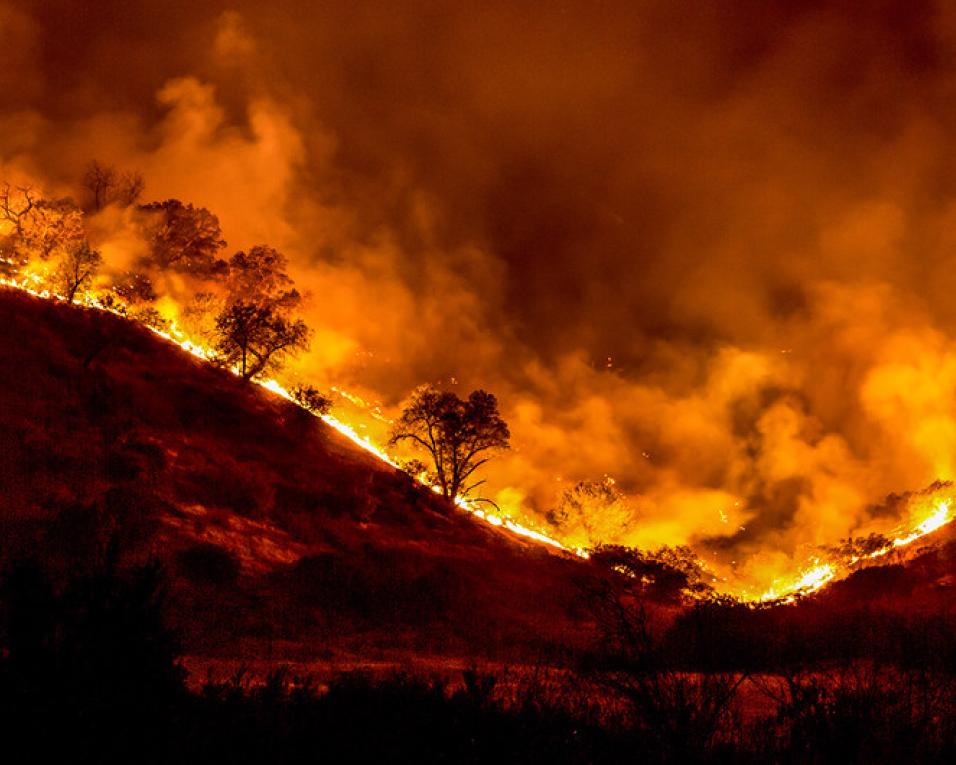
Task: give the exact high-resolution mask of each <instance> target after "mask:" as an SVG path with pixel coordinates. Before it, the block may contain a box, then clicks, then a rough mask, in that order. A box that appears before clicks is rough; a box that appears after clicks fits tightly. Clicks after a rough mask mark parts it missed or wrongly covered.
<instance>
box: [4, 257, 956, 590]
mask: <svg viewBox="0 0 956 765" xmlns="http://www.w3.org/2000/svg"><path fill="white" fill-rule="evenodd" d="M44 283H45V279H44V277H43V275H41V274H37V273H31V272H28V273H25V274H23V275H22V277H21V278H19V279H12V278H0V285H2V286H6V287H10V288H14V289H17V290H21V291H24V292H27V293H29V294H31V295H33V296H35V297H38V298H43V299H49V300H57V301H64V300H65V298H63V297H62V296H60V295H57V294H55V293H54V292H52V291H51V290H50V289H48V288H46V287H44V286H43V285H44ZM75 302H76V303H78V304H79V305H82V306H83V307H85V308H88V309H94V310H99V311H104V312H109V313H113V314H114V315H117V316H120V317H122V318H126V319H129V318H130V317H128V316H126V315H125V314H123V313H122V312H121V311H119V310H117V309H116V308H115V307H112V306H110V305H107V304H105V303H104V302H102V300H101V299H99V298H98V297H97V295H96V293H88V294H85V295H83V296H81V297H79V298H78V299H77V300H76V301H75ZM143 326H146V327H147V329H149V330H150V331H151V332H153V333H154V334H156V335H158V336H160V337H162V338H163V339H165V340H167V341H169V342H171V343H174V344H175V345H177V346H178V347H179V348H181V349H182V350H183V351H185V352H187V353H189V354H191V355H192V356H194V357H196V358H199V359H201V360H203V361H207V362H209V361H212V360H213V359H214V357H215V354H214V352H213V351H212V349H210V348H209V347H207V346H204V345H202V344H199V343H196V342H194V341H193V340H192V339H191V338H189V337H188V336H187V335H186V334H185V333H184V332H183V331H182V330H181V329H179V327H178V325H177V323H176V322H175V321H174V320H171V321H170V324H169V330H168V331H167V330H163V329H157V328H155V327H151V326H148V325H143ZM231 371H232V372H233V373H234V374H238V370H237V369H232V370H231ZM255 382H256V384H258V385H259V386H260V387H262V388H264V389H265V390H268V391H269V392H271V393H273V394H275V395H278V396H281V397H283V398H285V399H287V400H288V401H290V402H292V403H296V404H297V405H298V402H296V401H295V398H294V397H293V396H292V394H291V393H290V392H289V390H288V389H287V388H286V387H285V386H283V385H282V383H280V382H279V381H278V380H275V379H271V378H270V379H265V380H259V381H255ZM333 392H334V393H336V394H337V395H339V396H340V397H342V398H343V399H345V400H346V401H347V402H349V403H350V404H351V405H352V406H354V407H356V408H357V409H358V410H360V411H364V412H366V413H368V414H369V415H370V416H371V417H373V418H374V419H376V420H379V421H382V422H385V423H388V422H389V421H388V419H387V418H386V417H384V416H383V415H382V413H381V412H380V411H379V410H378V409H377V408H373V407H372V406H371V405H370V404H369V403H368V402H366V401H365V400H364V399H362V398H361V397H359V396H356V395H354V394H350V393H348V392H346V391H343V390H341V389H338V388H335V389H333ZM317 416H318V417H319V418H320V419H321V420H322V421H323V422H325V423H326V424H327V425H328V426H329V427H331V428H333V429H335V430H336V431H337V432H338V433H340V434H341V435H342V436H344V437H345V438H347V439H349V440H350V441H351V442H352V443H353V444H355V445H356V446H358V447H359V448H361V449H363V450H365V451H366V452H368V453H369V454H371V455H373V456H374V457H375V458H377V459H379V460H381V461H382V462H384V463H386V464H388V465H390V466H391V467H393V468H396V469H398V468H399V462H398V460H397V458H396V457H395V456H394V455H392V454H390V453H389V452H388V451H387V450H386V449H385V448H383V447H382V446H380V445H379V444H377V443H376V442H375V441H374V440H373V439H372V437H371V436H369V435H363V434H361V433H360V432H359V429H360V428H362V427H364V426H361V425H359V426H357V427H356V426H354V425H352V424H350V423H348V422H345V421H344V420H342V419H339V418H338V417H336V416H334V415H332V414H323V415H317ZM416 479H417V480H418V481H419V482H420V483H422V484H424V485H426V486H429V487H430V488H431V489H432V490H433V491H435V492H436V493H440V489H439V488H438V487H437V486H434V485H431V484H429V483H428V481H427V479H426V478H425V476H417V477H416ZM940 493H944V494H946V496H939V494H940ZM954 499H956V492H953V491H952V490H951V489H940V490H939V491H937V492H935V493H934V494H933V495H932V496H931V497H929V498H924V499H922V500H918V501H915V502H914V503H913V507H912V508H911V522H910V523H909V524H907V525H906V526H905V527H901V528H897V529H896V530H895V531H894V532H893V534H892V536H890V537H888V540H889V541H888V542H887V543H886V544H885V545H883V546H881V547H879V548H878V549H876V550H872V551H870V552H868V553H866V554H865V555H862V556H852V557H850V558H847V559H845V560H841V559H838V558H837V557H835V556H831V558H830V559H829V560H823V559H821V558H820V557H819V556H813V557H812V558H811V559H810V560H809V563H808V565H807V566H806V567H805V568H803V569H801V570H800V571H799V572H798V573H797V574H795V575H794V576H793V577H790V578H778V579H775V580H774V581H773V583H772V584H771V586H770V587H768V588H767V589H766V590H764V591H763V592H760V593H759V594H755V593H753V592H752V591H750V590H746V589H744V590H739V591H737V592H736V595H737V596H738V597H740V598H741V600H743V601H745V602H750V603H767V602H778V603H793V602H795V601H796V600H797V599H798V598H800V597H801V596H804V595H808V594H811V593H814V592H817V591H818V590H820V589H821V588H823V587H824V586H825V585H827V584H828V583H830V582H832V581H833V580H834V579H836V578H838V577H840V576H845V575H847V574H849V573H850V572H851V571H853V570H854V569H855V568H856V567H858V566H860V565H863V564H866V563H867V562H871V561H875V560H878V559H880V558H883V557H885V556H887V555H889V554H891V553H893V552H895V551H899V550H901V549H903V548H906V547H908V546H910V545H912V544H913V543H914V542H916V541H918V540H920V539H922V538H924V537H926V536H928V535H929V534H932V533H934V532H936V531H938V530H940V529H942V528H943V527H945V526H947V525H948V524H950V523H951V522H952V521H953V520H954V518H956V514H954V512H953V510H952V507H953V502H954ZM455 505H456V506H457V507H458V508H460V509H461V510H463V511H465V512H467V513H469V514H470V515H471V516H472V517H473V518H475V519H476V520H478V521H481V522H484V523H486V524H488V525H489V526H492V527H493V528H495V529H498V530H506V531H508V532H510V533H512V534H515V535H517V536H520V537H523V538H525V539H528V540H531V541H533V542H535V543H539V544H543V545H546V546H548V547H551V548H553V549H556V550H560V551H563V552H566V553H569V554H572V555H575V556H577V557H580V558H588V557H589V554H588V552H587V551H586V550H584V549H582V548H577V547H568V546H567V545H565V544H563V543H562V542H561V541H560V540H558V539H555V538H553V537H551V536H549V535H548V534H545V533H544V532H542V531H539V530H536V529H534V528H531V527H529V526H526V525H524V524H521V523H518V522H516V521H515V520H513V519H512V518H510V517H508V516H506V515H504V514H501V513H497V512H493V511H491V510H489V509H487V508H485V507H483V506H481V505H480V504H479V503H478V502H475V501H472V500H470V499H468V498H466V497H457V498H456V499H455ZM713 581H714V582H715V583H717V582H719V583H721V584H722V585H723V587H724V588H727V589H732V585H728V583H727V580H726V579H721V580H718V579H717V578H716V577H714V579H713Z"/></svg>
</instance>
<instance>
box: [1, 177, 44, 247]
mask: <svg viewBox="0 0 956 765" xmlns="http://www.w3.org/2000/svg"><path fill="white" fill-rule="evenodd" d="M37 201H38V199H37V196H36V192H34V191H33V189H32V188H31V187H30V186H16V187H14V186H11V185H10V184H9V183H4V184H3V188H0V217H2V219H3V220H5V221H7V222H8V223H11V224H13V229H14V232H15V233H16V234H17V235H19V236H22V235H23V229H24V225H25V223H26V222H27V220H28V218H27V216H28V215H29V214H30V212H32V210H33V208H34V206H35V205H36V203H37Z"/></svg>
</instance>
